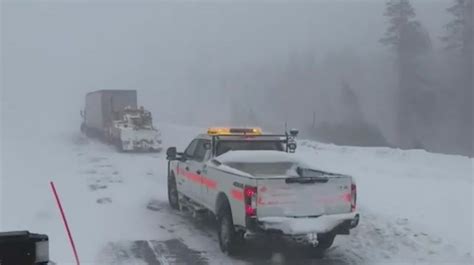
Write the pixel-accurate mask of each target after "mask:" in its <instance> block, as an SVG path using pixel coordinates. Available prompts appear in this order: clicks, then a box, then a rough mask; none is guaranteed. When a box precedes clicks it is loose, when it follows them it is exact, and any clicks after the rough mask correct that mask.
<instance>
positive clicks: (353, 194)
mask: <svg viewBox="0 0 474 265" xmlns="http://www.w3.org/2000/svg"><path fill="white" fill-rule="evenodd" d="M356 203H357V186H356V184H354V183H352V185H351V212H354V211H355V210H356Z"/></svg>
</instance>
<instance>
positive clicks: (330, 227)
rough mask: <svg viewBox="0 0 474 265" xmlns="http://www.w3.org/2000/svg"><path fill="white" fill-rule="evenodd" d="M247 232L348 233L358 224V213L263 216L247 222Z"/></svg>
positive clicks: (301, 234)
mask: <svg viewBox="0 0 474 265" xmlns="http://www.w3.org/2000/svg"><path fill="white" fill-rule="evenodd" d="M247 224H248V227H247V230H248V232H249V233H248V234H249V235H251V234H261V233H264V234H277V235H283V236H287V237H300V236H306V235H308V234H327V233H332V234H336V235H337V234H339V235H340V234H346V235H347V234H349V231H350V229H352V228H355V227H356V226H357V225H358V224H359V214H358V213H347V214H333V215H323V216H319V217H310V218H292V217H264V218H260V219H254V220H253V222H248V223H247Z"/></svg>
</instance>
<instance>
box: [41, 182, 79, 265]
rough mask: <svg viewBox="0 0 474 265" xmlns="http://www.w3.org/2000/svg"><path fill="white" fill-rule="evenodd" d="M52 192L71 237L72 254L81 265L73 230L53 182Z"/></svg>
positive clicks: (68, 234)
mask: <svg viewBox="0 0 474 265" xmlns="http://www.w3.org/2000/svg"><path fill="white" fill-rule="evenodd" d="M49 184H51V190H52V191H53V195H54V198H55V199H56V203H57V205H58V208H59V211H60V212H61V217H62V219H63V223H64V226H65V227H66V232H67V236H68V237H69V243H71V247H72V252H73V253H74V257H75V258H76V264H77V265H80V263H79V256H78V255H77V250H76V245H75V244H74V240H73V239H72V234H71V230H69V225H68V223H67V219H66V215H65V214H64V210H63V206H62V205H61V200H60V199H59V195H58V193H57V191H56V187H55V186H54V183H53V182H52V181H51V182H50V183H49Z"/></svg>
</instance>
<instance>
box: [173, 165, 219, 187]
mask: <svg viewBox="0 0 474 265" xmlns="http://www.w3.org/2000/svg"><path fill="white" fill-rule="evenodd" d="M176 172H178V173H177V174H178V175H182V176H183V177H184V178H187V179H188V180H190V181H192V182H194V183H196V184H199V185H203V186H206V187H208V188H209V189H213V190H215V189H217V182H216V181H215V180H213V179H210V178H206V177H205V176H201V175H199V174H195V173H192V172H190V171H186V170H184V169H182V168H179V167H178V169H177V170H176Z"/></svg>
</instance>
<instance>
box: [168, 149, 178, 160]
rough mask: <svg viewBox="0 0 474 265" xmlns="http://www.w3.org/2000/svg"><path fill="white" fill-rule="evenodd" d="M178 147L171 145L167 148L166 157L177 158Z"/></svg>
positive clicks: (169, 158)
mask: <svg viewBox="0 0 474 265" xmlns="http://www.w3.org/2000/svg"><path fill="white" fill-rule="evenodd" d="M176 154H177V152H176V147H174V146H173V147H170V148H168V149H167V150H166V159H168V160H176Z"/></svg>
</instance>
